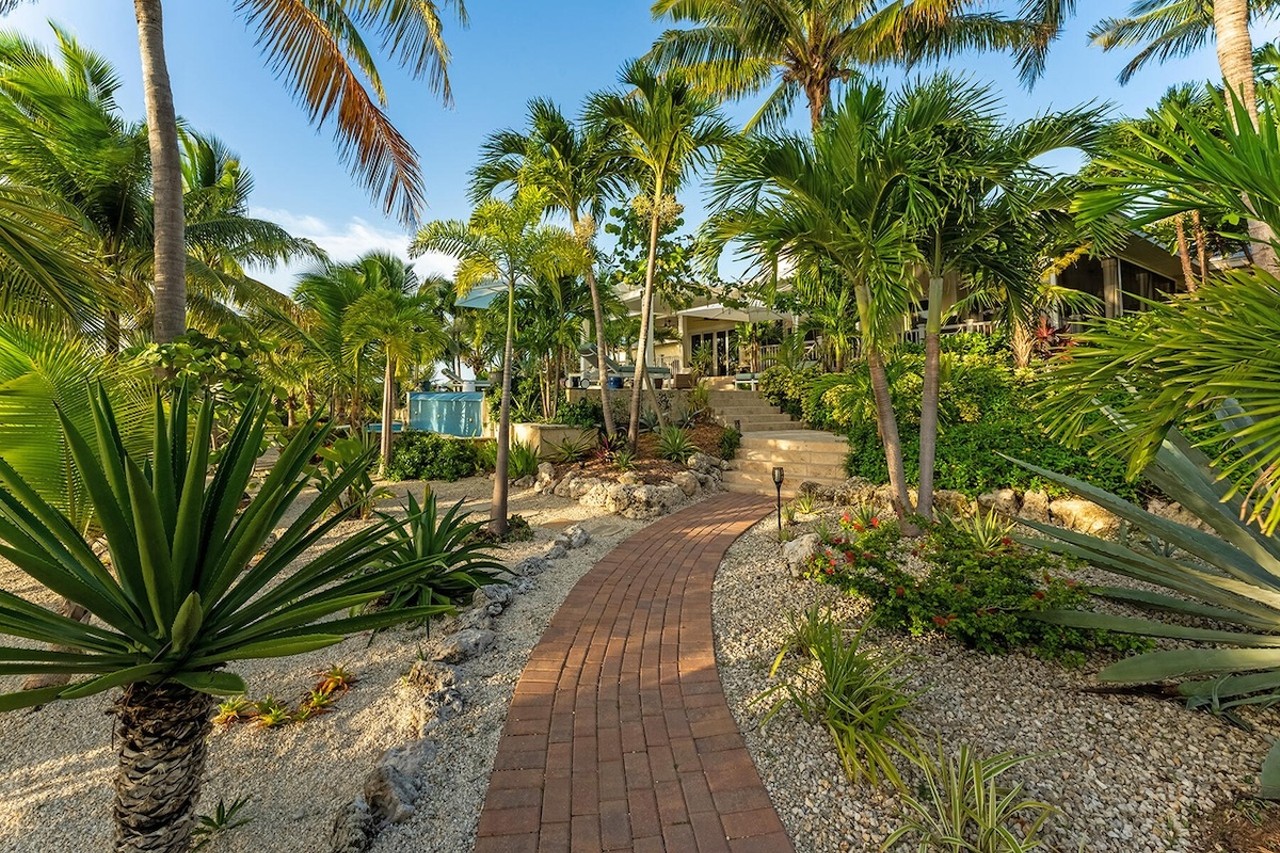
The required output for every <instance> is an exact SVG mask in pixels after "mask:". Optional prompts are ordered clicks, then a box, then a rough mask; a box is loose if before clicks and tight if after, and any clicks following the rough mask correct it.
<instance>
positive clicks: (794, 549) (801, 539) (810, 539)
mask: <svg viewBox="0 0 1280 853" xmlns="http://www.w3.org/2000/svg"><path fill="white" fill-rule="evenodd" d="M821 547H822V540H821V539H819V538H818V534H816V533H806V534H804V535H803V536H798V537H796V538H795V539H792V540H791V541H790V542H787V543H784V544H783V546H782V560H783V562H785V563H786V564H787V568H789V569H790V570H791V574H792V576H797V575H798V574H799V572H800V567H801V566H803V565H804V564H805V562H806V561H807V560H808V559H809V558H810V557H812V556H813V555H814V554H816V553H818V550H819V549H820V548H821Z"/></svg>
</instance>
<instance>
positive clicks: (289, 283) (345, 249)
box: [249, 207, 458, 293]
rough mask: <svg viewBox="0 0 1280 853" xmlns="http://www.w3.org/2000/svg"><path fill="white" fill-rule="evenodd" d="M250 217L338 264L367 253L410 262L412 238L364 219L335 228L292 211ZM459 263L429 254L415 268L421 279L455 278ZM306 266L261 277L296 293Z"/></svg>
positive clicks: (258, 210)
mask: <svg viewBox="0 0 1280 853" xmlns="http://www.w3.org/2000/svg"><path fill="white" fill-rule="evenodd" d="M249 215H250V216H253V217H256V218H258V219H266V220H268V221H270V222H274V223H276V224H277V225H280V226H281V227H283V228H284V229H285V230H287V231H288V232H289V233H290V234H292V235H294V236H295V237H305V238H307V239H308V240H312V241H313V242H315V243H316V245H318V246H319V247H320V248H322V249H324V250H325V251H326V252H328V254H329V257H330V258H331V259H333V260H335V261H353V260H355V259H356V258H358V257H360V256H361V255H363V254H365V253H366V252H373V251H385V252H392V253H393V254H396V255H399V256H400V257H402V258H404V259H406V260H408V259H409V236H408V235H407V234H405V233H403V232H399V231H393V230H389V229H379V228H377V227H375V226H373V225H371V224H369V222H367V221H366V220H364V219H361V218H360V217H358V216H357V217H352V218H351V219H349V220H348V221H347V222H346V223H343V224H341V225H336V226H335V225H334V224H332V223H330V222H326V221H325V220H323V219H321V218H320V217H318V216H311V215H299V214H295V213H292V212H290V211H288V210H272V209H270V208H262V207H255V208H250V210H249ZM457 266H458V262H457V260H455V259H454V258H452V257H450V256H448V255H444V254H441V253H439V252H429V253H427V254H426V255H423V256H422V257H420V258H417V259H415V261H414V268H415V269H416V270H417V271H418V274H419V275H423V276H427V275H443V276H447V277H452V276H453V273H454V270H456V269H457ZM305 267H306V263H305V262H304V263H301V264H295V265H291V266H289V267H281V268H279V269H277V270H274V271H266V270H259V271H258V277H259V278H260V279H261V280H262V281H265V282H266V283H267V284H269V285H271V286H272V287H274V288H275V289H276V290H279V291H281V292H283V293H288V292H290V291H291V290H292V289H293V282H294V278H295V276H297V274H298V273H299V272H301V271H302V270H303V269H304V268H305Z"/></svg>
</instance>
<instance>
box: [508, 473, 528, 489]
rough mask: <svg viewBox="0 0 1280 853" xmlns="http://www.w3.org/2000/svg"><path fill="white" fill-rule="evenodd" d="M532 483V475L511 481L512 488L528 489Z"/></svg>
mask: <svg viewBox="0 0 1280 853" xmlns="http://www.w3.org/2000/svg"><path fill="white" fill-rule="evenodd" d="M532 485H533V476H532V475H529V476H525V477H521V478H520V479H518V480H513V481H512V483H511V486H512V488H515V489H527V488H529V487H531V486H532Z"/></svg>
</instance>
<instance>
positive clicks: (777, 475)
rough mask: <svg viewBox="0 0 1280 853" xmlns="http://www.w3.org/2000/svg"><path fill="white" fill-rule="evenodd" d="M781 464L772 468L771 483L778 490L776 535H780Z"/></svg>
mask: <svg viewBox="0 0 1280 853" xmlns="http://www.w3.org/2000/svg"><path fill="white" fill-rule="evenodd" d="M782 477H783V470H782V466H781V465H779V466H777V467H775V468H774V469H773V485H774V487H775V488H777V490H778V536H782Z"/></svg>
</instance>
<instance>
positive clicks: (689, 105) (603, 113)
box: [588, 60, 733, 444]
mask: <svg viewBox="0 0 1280 853" xmlns="http://www.w3.org/2000/svg"><path fill="white" fill-rule="evenodd" d="M621 82H622V83H623V85H624V86H625V87H627V91H624V92H602V93H599V94H597V95H594V96H592V98H591V101H590V104H589V106H588V115H589V117H590V119H591V120H592V121H595V122H598V123H600V124H602V125H607V126H610V127H613V128H615V129H616V131H617V133H618V134H619V137H620V140H621V143H622V145H623V147H624V150H625V155H626V156H627V157H628V158H629V159H631V160H632V161H634V163H635V174H636V180H637V183H638V186H639V188H640V190H641V192H642V194H643V195H642V197H643V198H644V199H645V205H644V206H645V208H646V210H645V213H646V214H647V216H648V219H649V251H648V258H647V261H646V264H645V281H644V292H643V294H642V295H641V297H640V340H639V342H638V343H637V345H636V359H635V362H636V369H635V378H634V382H633V385H632V389H631V419H630V423H629V425H628V428H627V436H628V438H629V439H630V441H631V443H632V444H635V442H636V440H637V439H638V438H639V435H640V395H641V393H642V390H643V387H644V383H645V381H646V380H647V379H648V366H647V365H646V363H645V362H646V357H647V353H646V350H647V349H648V343H649V339H650V337H651V336H652V335H653V293H654V272H655V267H656V264H657V258H658V238H659V236H660V234H661V231H662V224H663V217H664V211H669V210H670V209H671V208H672V207H673V206H674V204H675V193H676V190H677V189H678V188H679V186H680V183H681V181H682V180H684V179H685V178H686V177H688V176H689V174H691V173H692V172H694V171H695V170H696V169H698V168H699V167H700V166H702V165H703V164H704V163H706V162H707V160H708V158H709V157H710V156H711V155H712V154H713V153H714V152H715V151H717V150H718V149H720V148H721V147H722V146H724V145H725V144H726V143H727V142H728V141H729V140H730V139H732V138H733V132H732V131H731V130H730V128H729V125H728V123H727V122H726V121H725V120H724V118H723V117H722V116H721V115H720V113H719V112H718V111H717V109H716V105H715V102H714V101H713V100H712V99H711V98H709V97H707V96H705V95H702V94H699V93H698V92H697V91H696V90H695V89H694V87H693V86H692V85H691V84H690V83H689V81H688V80H687V79H686V78H685V76H684V75H683V74H682V73H680V72H677V71H673V72H669V73H666V74H662V73H660V72H659V70H658V68H657V66H655V65H654V64H653V63H651V62H647V61H645V60H635V61H633V62H630V63H628V64H627V65H626V66H624V67H623V70H622V74H621ZM602 376H603V375H602ZM602 381H603V379H602Z"/></svg>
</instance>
